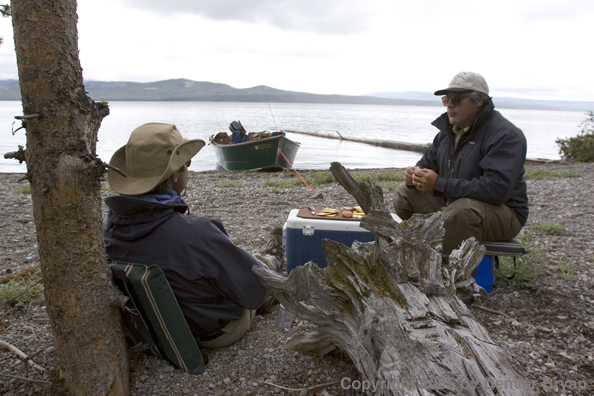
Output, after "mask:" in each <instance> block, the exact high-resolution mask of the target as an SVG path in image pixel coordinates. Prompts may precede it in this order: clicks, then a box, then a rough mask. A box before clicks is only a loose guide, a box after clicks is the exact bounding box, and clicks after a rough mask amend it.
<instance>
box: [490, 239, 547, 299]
mask: <svg viewBox="0 0 594 396" xmlns="http://www.w3.org/2000/svg"><path fill="white" fill-rule="evenodd" d="M518 239H519V240H520V242H522V244H523V245H524V246H526V247H527V249H529V250H530V253H527V254H525V255H524V256H521V257H516V259H515V262H514V258H513V257H499V269H498V270H497V271H495V278H496V279H497V280H498V281H500V282H509V283H511V284H512V285H514V286H515V287H518V288H521V289H535V290H538V289H540V284H539V283H538V281H537V278H538V277H539V276H540V275H541V274H542V267H543V265H545V264H546V263H548V262H549V258H548V257H547V256H546V254H544V253H543V252H542V250H541V249H540V247H538V246H530V243H531V241H532V236H530V235H526V236H518Z"/></svg>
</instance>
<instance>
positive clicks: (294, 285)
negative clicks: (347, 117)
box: [254, 163, 535, 395]
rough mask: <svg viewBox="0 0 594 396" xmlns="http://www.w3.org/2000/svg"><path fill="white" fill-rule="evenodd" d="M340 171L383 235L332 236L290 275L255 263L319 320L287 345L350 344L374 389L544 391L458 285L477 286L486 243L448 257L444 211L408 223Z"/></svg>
mask: <svg viewBox="0 0 594 396" xmlns="http://www.w3.org/2000/svg"><path fill="white" fill-rule="evenodd" d="M330 169H331V171H332V173H333V174H334V176H335V178H336V180H337V181H338V182H339V183H340V184H342V185H343V187H345V188H346V189H347V190H348V191H349V193H351V194H352V195H353V197H354V198H355V199H356V200H357V202H358V203H359V205H360V206H361V208H362V209H363V210H364V211H365V213H366V216H365V217H364V218H363V219H362V221H361V226H362V227H364V228H366V229H368V230H369V231H371V232H372V233H373V234H374V235H375V241H374V242H370V243H359V242H355V243H354V244H353V246H352V247H350V248H349V247H347V246H344V245H342V244H340V243H337V242H334V241H331V240H324V241H323V243H322V246H323V249H324V251H325V252H326V257H327V261H328V266H327V267H326V268H324V269H320V268H319V267H318V266H317V265H315V264H314V263H311V262H310V263H307V264H305V265H304V266H300V267H297V268H295V269H294V270H292V271H291V273H290V275H289V276H288V277H283V276H281V275H279V274H277V273H275V272H273V271H269V270H267V269H263V268H254V271H255V272H256V274H257V275H258V276H259V278H260V279H261V281H262V283H263V284H264V285H265V286H266V287H267V288H268V289H269V290H270V291H271V293H272V294H273V295H274V296H276V297H277V298H278V299H279V300H280V302H281V303H282V304H283V305H284V306H285V307H286V308H287V309H288V310H289V311H291V312H293V313H294V314H295V315H297V316H298V317H299V318H300V319H303V320H307V321H309V322H312V323H314V324H316V325H317V326H318V327H317V329H316V330H315V331H301V332H297V333H296V334H295V335H294V336H293V337H292V338H291V339H290V340H289V342H288V343H287V347H289V348H292V349H296V350H301V351H315V352H317V353H319V354H321V355H324V354H326V353H328V352H330V351H332V350H333V349H335V348H336V347H338V348H340V349H341V350H343V351H344V352H346V353H347V354H348V355H349V356H350V358H351V359H352V361H353V363H354V364H355V366H356V367H357V369H358V370H359V372H360V374H361V376H362V379H361V381H360V383H361V384H362V386H361V389H365V390H366V391H367V393H368V394H372V393H373V394H379V395H496V394H500V395H532V394H535V393H534V391H533V390H532V389H531V387H530V386H529V384H528V383H527V382H526V381H525V380H524V379H523V378H522V377H521V376H520V375H519V374H518V372H516V370H515V369H514V368H513V367H512V365H511V364H510V362H509V360H508V358H507V356H506V354H505V352H504V351H503V350H502V349H501V348H500V347H499V346H497V345H496V344H495V343H494V342H493V341H492V340H491V338H490V337H489V334H488V332H487V331H486V330H485V328H484V327H483V326H482V325H481V324H480V323H478V322H477V321H476V320H475V319H473V317H472V316H471V314H470V312H469V310H468V309H467V307H466V305H464V303H462V301H460V300H459V299H458V298H457V297H456V288H463V289H464V288H465V289H467V290H471V289H472V287H473V286H475V285H474V281H473V279H472V277H471V276H470V274H471V272H472V270H473V269H474V268H476V266H477V265H478V263H479V262H480V260H481V258H482V256H483V254H484V247H482V245H480V244H479V243H478V242H476V241H474V240H473V239H469V240H467V241H465V242H464V243H463V244H462V246H461V247H460V249H458V250H456V251H454V252H453V253H452V254H451V256H450V258H449V262H448V263H447V264H446V263H442V257H441V253H440V252H441V241H442V239H443V233H444V231H443V222H442V219H441V214H440V213H435V214H431V215H415V216H413V217H412V218H411V219H410V220H408V221H406V222H403V223H400V224H398V223H397V222H396V221H395V220H394V219H393V218H392V216H391V215H390V213H389V211H388V210H387V209H386V207H385V205H384V199H383V194H382V190H381V188H380V187H377V186H375V185H373V184H372V183H358V182H357V181H356V180H354V179H353V178H352V177H351V176H350V175H349V174H348V172H347V171H346V170H345V169H344V167H342V165H340V164H339V163H332V166H331V168H330ZM352 384H353V385H354V382H353V383H352ZM342 385H343V386H347V387H348V386H350V385H351V383H350V381H346V382H345V383H343V384H342ZM357 385H358V386H359V384H357Z"/></svg>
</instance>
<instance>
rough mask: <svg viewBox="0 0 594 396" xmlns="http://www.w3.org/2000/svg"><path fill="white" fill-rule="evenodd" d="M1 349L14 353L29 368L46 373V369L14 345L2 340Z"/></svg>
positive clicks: (0, 341)
mask: <svg viewBox="0 0 594 396" xmlns="http://www.w3.org/2000/svg"><path fill="white" fill-rule="evenodd" d="M0 348H2V349H5V350H7V351H9V352H11V353H13V354H14V355H15V356H16V357H17V358H19V360H22V361H23V362H25V363H27V364H28V365H29V366H31V367H33V368H34V369H36V370H39V371H45V368H43V367H41V366H39V365H38V364H37V363H35V362H34V361H32V360H31V359H30V358H29V357H28V356H27V355H26V354H25V353H24V352H23V351H21V350H20V349H18V348H17V347H15V346H14V345H12V344H9V343H8V342H5V341H2V340H0Z"/></svg>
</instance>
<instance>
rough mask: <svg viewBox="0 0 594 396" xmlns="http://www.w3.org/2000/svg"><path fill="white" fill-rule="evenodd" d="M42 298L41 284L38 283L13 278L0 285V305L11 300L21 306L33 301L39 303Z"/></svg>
mask: <svg viewBox="0 0 594 396" xmlns="http://www.w3.org/2000/svg"><path fill="white" fill-rule="evenodd" d="M43 298H44V296H43V284H41V283H40V282H39V281H34V280H32V279H25V278H21V277H15V278H12V279H10V280H9V281H8V282H7V283H5V284H2V285H0V303H4V302H7V301H11V300H12V301H13V302H14V303H15V304H17V305H19V306H22V305H23V304H26V303H30V302H33V301H41V300H43Z"/></svg>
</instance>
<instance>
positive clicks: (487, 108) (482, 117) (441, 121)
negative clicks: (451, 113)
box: [431, 100, 495, 136]
mask: <svg viewBox="0 0 594 396" xmlns="http://www.w3.org/2000/svg"><path fill="white" fill-rule="evenodd" d="M494 110H495V105H494V104H493V101H492V100H489V101H488V102H487V103H485V104H484V105H483V107H482V108H481V110H480V111H479V112H478V113H477V115H475V116H474V119H473V120H472V123H471V124H470V128H469V129H468V133H470V134H472V133H473V132H474V131H476V130H477V129H479V128H480V127H481V126H482V125H483V124H484V123H485V122H487V120H488V119H489V118H491V116H492V115H493V111H494ZM431 125H433V126H434V127H436V128H437V129H439V130H440V131H444V132H445V131H448V132H450V136H451V133H452V132H451V131H452V127H453V125H452V124H450V120H449V119H448V113H447V112H445V113H443V114H442V115H440V116H439V117H437V119H435V120H434V121H433V122H432V123H431ZM467 136H468V134H467Z"/></svg>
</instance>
